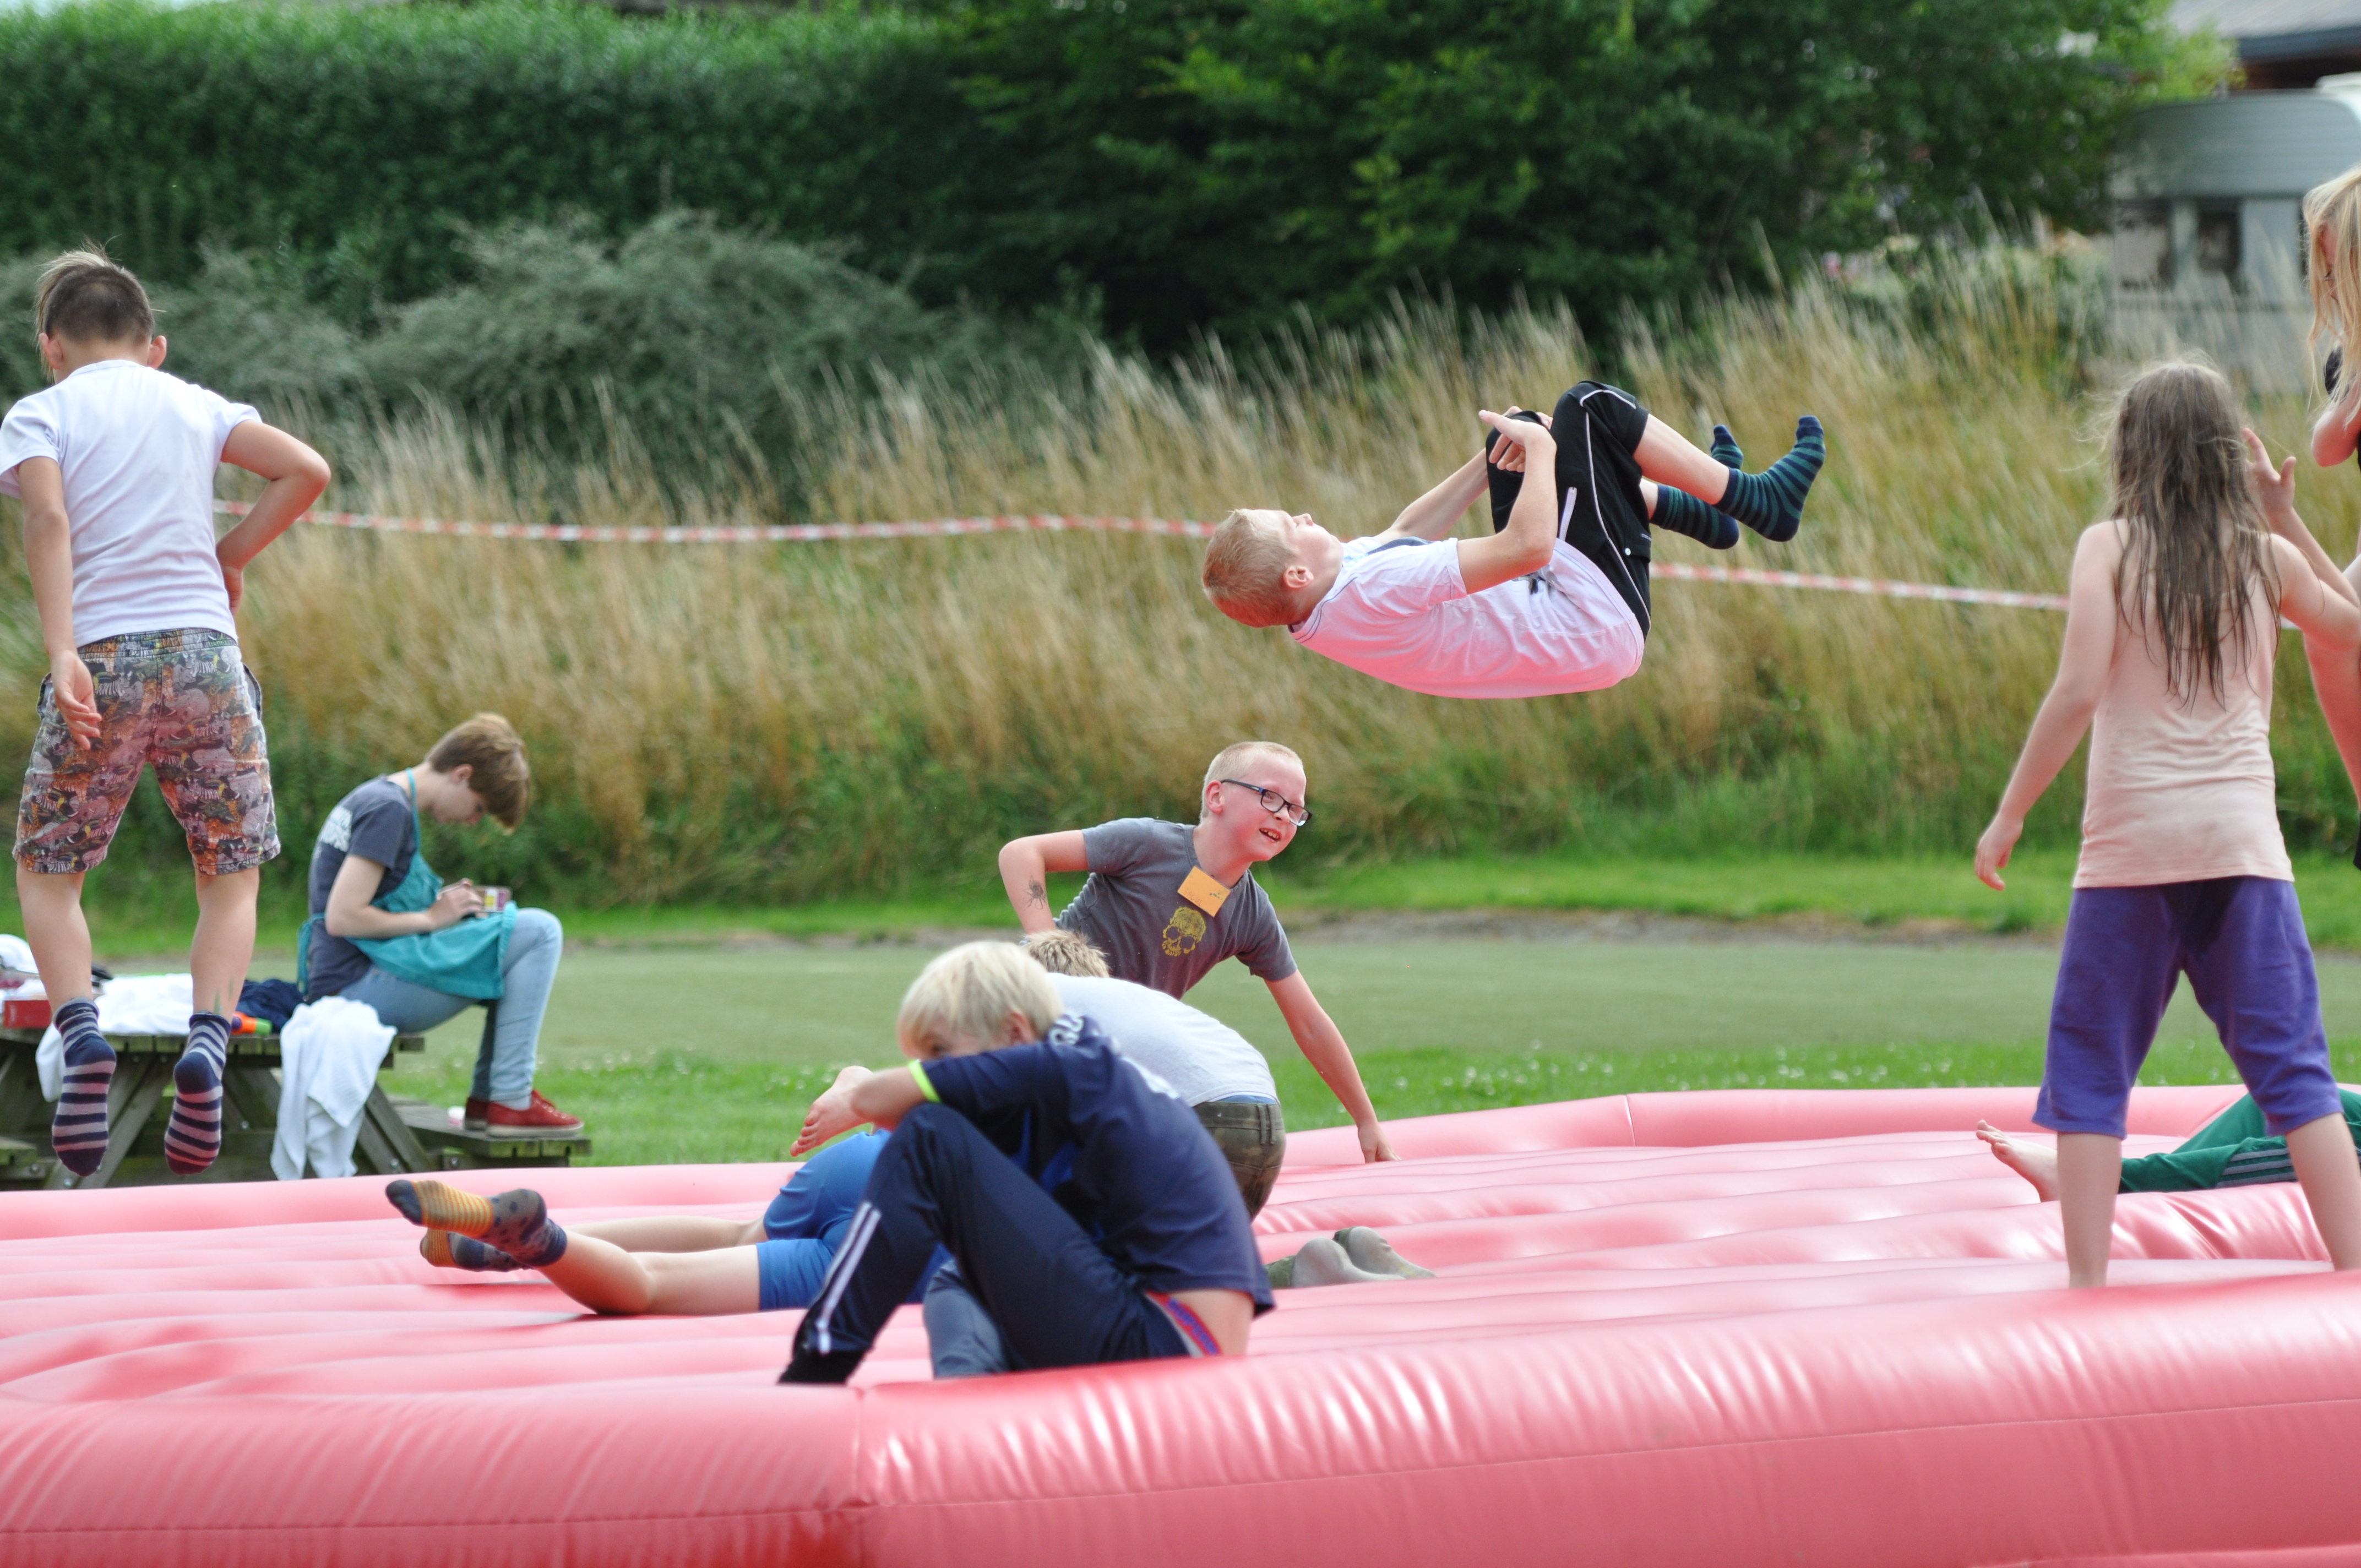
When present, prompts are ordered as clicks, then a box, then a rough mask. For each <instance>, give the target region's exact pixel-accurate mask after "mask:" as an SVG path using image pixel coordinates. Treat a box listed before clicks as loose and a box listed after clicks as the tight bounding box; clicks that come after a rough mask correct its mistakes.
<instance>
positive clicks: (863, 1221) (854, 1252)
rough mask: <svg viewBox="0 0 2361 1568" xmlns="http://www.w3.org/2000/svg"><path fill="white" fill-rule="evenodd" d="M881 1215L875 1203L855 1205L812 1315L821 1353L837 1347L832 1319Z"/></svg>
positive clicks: (815, 1344)
mask: <svg viewBox="0 0 2361 1568" xmlns="http://www.w3.org/2000/svg"><path fill="white" fill-rule="evenodd" d="M880 1217H881V1216H880V1215H879V1214H878V1212H877V1209H876V1206H875V1205H873V1204H871V1203H863V1204H862V1205H861V1207H860V1208H858V1209H855V1210H854V1211H853V1212H852V1223H851V1226H850V1227H849V1228H848V1229H847V1230H846V1233H845V1237H844V1245H843V1246H842V1247H840V1248H839V1249H838V1251H837V1255H836V1261H835V1262H834V1263H832V1264H830V1265H829V1270H828V1278H827V1280H826V1281H825V1282H824V1283H823V1284H822V1285H821V1286H820V1292H819V1304H818V1305H817V1306H815V1307H814V1308H813V1309H812V1315H811V1325H812V1349H813V1350H815V1351H817V1352H818V1353H819V1354H822V1355H826V1354H829V1352H830V1351H832V1350H834V1349H835V1348H836V1346H835V1343H834V1342H833V1341H832V1340H831V1339H830V1338H829V1332H828V1323H829V1318H830V1317H831V1316H832V1315H833V1314H834V1313H835V1311H836V1308H837V1304H838V1303H839V1302H840V1301H842V1300H843V1299H844V1292H845V1290H846V1288H848V1287H849V1286H851V1283H852V1271H853V1270H854V1269H856V1268H858V1267H860V1266H861V1255H862V1253H863V1252H865V1251H867V1250H868V1248H869V1238H870V1237H871V1236H873V1235H875V1234H877V1222H878V1220H879V1219H880Z"/></svg>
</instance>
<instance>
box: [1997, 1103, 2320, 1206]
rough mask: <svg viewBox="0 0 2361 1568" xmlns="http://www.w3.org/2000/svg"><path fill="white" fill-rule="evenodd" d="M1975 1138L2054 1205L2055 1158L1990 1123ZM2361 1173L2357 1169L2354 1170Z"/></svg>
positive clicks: (2056, 1197) (2050, 1152) (2056, 1199)
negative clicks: (1981, 1141)
mask: <svg viewBox="0 0 2361 1568" xmlns="http://www.w3.org/2000/svg"><path fill="white" fill-rule="evenodd" d="M1976 1136H1978V1137H1980V1138H1982V1140H1983V1141H1984V1142H1985V1143H1987V1144H1989V1145H1990V1146H1992V1152H1993V1158H1994V1159H1996V1160H1998V1161H2000V1162H2001V1164H2003V1165H2004V1166H2006V1167H2008V1168H2009V1169H2011V1170H2013V1171H2015V1172H2016V1173H2017V1175H2019V1176H2021V1177H2023V1178H2025V1179H2026V1180H2027V1181H2030V1182H2031V1183H2033V1190H2034V1192H2035V1193H2036V1194H2037V1195H2038V1196H2039V1198H2040V1199H2041V1201H2043V1202H2044V1203H2055V1202H2057V1201H2058V1155H2057V1153H2056V1151H2055V1150H2052V1149H2046V1148H2043V1147H2042V1146H2040V1145H2038V1144H2021V1143H2018V1142H2017V1141H2016V1140H2015V1138H2013V1137H2011V1136H2009V1135H2007V1134H2006V1133H2004V1132H2002V1131H2001V1130H2000V1129H1999V1128H1998V1127H1995V1126H1993V1124H1991V1123H1990V1122H1978V1123H1977V1124H1976ZM2356 1169H2361V1166H2356Z"/></svg>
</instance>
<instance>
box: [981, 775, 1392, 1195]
mask: <svg viewBox="0 0 2361 1568" xmlns="http://www.w3.org/2000/svg"><path fill="white" fill-rule="evenodd" d="M1309 794H1310V788H1309V785H1308V784H1307V783H1306V781H1305V777H1304V772H1303V760H1302V759H1301V757H1298V756H1297V755H1296V754H1295V753H1294V752H1293V751H1290V750H1288V749H1287V748H1286V747H1284V746H1281V745H1279V744H1277V743H1275V742H1273V741H1268V740H1241V741H1239V742H1238V743H1237V744H1235V745H1234V746H1229V747H1225V748H1224V749H1223V751H1222V752H1221V754H1220V755H1218V756H1216V757H1215V758H1214V759H1213V762H1212V764H1211V765H1210V766H1208V767H1207V768H1206V770H1205V781H1204V784H1203V786H1202V789H1201V790H1200V792H1199V796H1198V801H1199V804H1198V814H1197V821H1196V823H1195V824H1194V825H1193V826H1192V825H1191V824H1189V823H1185V822H1164V821H1160V820H1159V819H1157V818H1155V817H1124V818H1122V819H1120V820H1118V821H1114V822H1103V823H1101V824H1099V825H1098V826H1097V827H1095V828H1081V829H1068V830H1066V831H1063V832H1058V833H1037V834H1034V835H1032V836H1030V837H1028V838H1024V839H1014V840H1012V841H1010V842H1009V843H1007V844H1005V845H1004V846H1003V847H1002V848H1001V851H1000V880H1001V882H1002V883H1003V884H1004V885H1005V886H1006V888H1007V889H1008V902H1009V903H1010V904H1012V905H1015V906H1016V919H1017V923H1018V924H1019V925H1021V926H1023V927H1025V929H1026V931H1027V934H1034V933H1038V932H1043V931H1049V930H1064V931H1072V932H1075V933H1077V934H1079V935H1081V936H1083V937H1086V938H1089V939H1090V941H1091V942H1092V944H1093V946H1095V947H1096V948H1098V949H1099V950H1100V951H1101V952H1103V953H1104V954H1105V955H1106V958H1107V968H1108V970H1109V972H1111V973H1112V974H1113V975H1114V976H1115V978H1116V979H1117V980H1127V981H1131V982H1132V983H1134V984H1135V985H1144V986H1147V987H1148V988H1149V989H1150V990H1153V991H1160V992H1164V994H1165V995H1167V996H1170V997H1174V998H1176V999H1177V998H1180V997H1185V996H1186V995H1188V993H1189V991H1190V988H1191V987H1192V986H1194V985H1195V984H1196V983H1197V982H1198V981H1200V980H1202V979H1203V978H1204V977H1205V974H1206V972H1207V971H1208V970H1211V969H1212V968H1213V966H1214V965H1215V964H1217V963H1220V962H1221V961H1222V960H1223V959H1230V958H1235V959H1237V960H1238V961H1239V962H1241V963H1243V964H1245V965H1246V969H1247V970H1248V971H1249V972H1250V973H1252V974H1253V975H1254V977H1255V978H1256V979H1257V980H1259V981H1262V982H1263V983H1264V984H1265V985H1268V986H1269V987H1270V995H1271V1000H1272V1001H1273V1002H1275V1003H1278V1004H1279V1015H1280V1016H1281V1017H1283V1018H1285V1019H1286V1020H1287V1027H1288V1031H1289V1033H1290V1034H1292V1035H1293V1036H1295V1043H1296V1045H1297V1046H1298V1047H1301V1050H1302V1052H1303V1056H1304V1059H1305V1060H1307V1061H1309V1062H1310V1063H1311V1064H1312V1069H1313V1070H1314V1071H1316V1072H1318V1073H1319V1074H1320V1077H1321V1079H1322V1080H1323V1081H1324V1082H1325V1083H1326V1084H1327V1085H1328V1087H1329V1089H1330V1090H1331V1091H1334V1094H1335V1096H1336V1099H1337V1101H1338V1102H1340V1103H1341V1104H1342V1105H1343V1106H1344V1107H1345V1112H1346V1113H1348V1114H1350V1115H1351V1117H1352V1118H1353V1126H1354V1128H1355V1130H1356V1132H1357V1133H1358V1135H1359V1137H1360V1145H1361V1157H1362V1158H1363V1159H1367V1160H1379V1159H1391V1158H1393V1157H1394V1153H1393V1150H1392V1148H1391V1147H1389V1146H1388V1145H1387V1143H1386V1139H1385V1134H1384V1133H1383V1132H1382V1131H1380V1130H1379V1128H1378V1113H1377V1108H1376V1107H1375V1106H1373V1105H1371V1104H1370V1103H1369V1092H1368V1091H1367V1089H1365V1088H1363V1087H1362V1084H1361V1070H1360V1069H1359V1068H1358V1067H1356V1066H1355V1065H1354V1062H1353V1051H1352V1047H1349V1046H1347V1045H1346V1044H1345V1036H1344V1035H1343V1034H1342V1033H1341V1032H1340V1031H1339V1030H1338V1029H1337V1027H1336V1025H1335V1021H1334V1019H1332V1018H1330V1017H1329V1016H1328V1014H1327V1010H1326V1009H1324V1008H1323V1007H1322V1006H1321V1005H1320V1001H1319V998H1317V997H1315V996H1313V995H1312V987H1311V985H1310V984H1309V983H1308V982H1307V981H1305V980H1304V978H1303V975H1302V972H1301V970H1298V969H1297V968H1296V965H1295V956H1294V954H1293V953H1291V952H1290V951H1289V949H1288V946H1287V933H1286V932H1285V931H1284V930H1282V929H1281V928H1280V927H1279V916H1278V914H1277V913H1276V912H1275V911H1274V910H1273V909H1272V908H1271V905H1270V899H1269V897H1268V895H1266V894H1264V892H1263V890H1262V889H1261V888H1260V887H1259V886H1257V884H1256V883H1255V880H1254V875H1253V868H1254V867H1255V866H1257V865H1258V864H1260V863H1261V862H1262V861H1268V860H1270V859H1272V858H1273V857H1275V856H1276V855H1278V854H1279V851H1280V850H1284V849H1286V848H1287V846H1288V845H1289V844H1290V843H1292V842H1294V840H1295V834H1296V830H1297V829H1298V828H1301V827H1302V826H1303V825H1304V824H1305V823H1307V822H1309V821H1310V820H1311V819H1312V813H1311V810H1310V809H1309V808H1308V807H1307V806H1305V805H1304V801H1305V798H1306V796H1307V795H1309ZM1050 872H1089V873H1090V880H1089V881H1088V882H1086V883H1083V884H1082V892H1081V893H1080V894H1076V895H1075V898H1074V901H1073V902H1072V903H1071V904H1070V905H1067V906H1066V908H1065V910H1064V911H1063V913H1061V914H1060V915H1058V916H1055V917H1054V918H1052V917H1051V916H1050V913H1049V873H1050Z"/></svg>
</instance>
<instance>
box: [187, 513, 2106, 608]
mask: <svg viewBox="0 0 2361 1568" xmlns="http://www.w3.org/2000/svg"><path fill="white" fill-rule="evenodd" d="M214 510H216V511H220V512H224V513H225V514H227V515H229V516H231V517H244V516H245V515H246V510H247V509H246V507H245V506H244V505H242V504H241V503H239V502H236V501H215V502H214ZM303 521H305V522H312V523H319V524H322V525H324V526H326V527H330V528H356V529H365V530H369V531H373V532H387V533H435V534H442V535H445V536H447V537H457V538H468V539H537V540H544V541H549V542H552V543H560V544H813V543H819V542H821V541H823V540H832V539H947V538H951V537H954V536H956V535H960V534H967V533H1024V532H1045V533H1058V532H1068V531H1089V532H1104V533H1154V534H1164V535H1167V536H1171V537H1177V538H1181V539H1206V538H1210V537H1211V536H1212V535H1213V524H1212V523H1210V522H1187V521H1177V520H1174V519H1171V518H1161V517H1053V516H1047V515H1035V516H1005V517H939V518H928V519H925V520H923V521H909V522H787V523H769V524H763V525H759V526H752V527H743V528H654V527H650V528H596V527H584V526H582V525H580V524H578V523H569V522H460V521H452V520H450V519H447V518H439V517H386V516H379V515H376V514H373V513H369V512H354V511H315V512H307V513H305V514H304V517H303ZM1651 575H1652V576H1658V577H1670V578H1672V579H1673V580H1675V581H1676V582H1688V583H1734V584H1741V585H1744V586H1747V587H1763V588H1808V589H1816V590H1818V591H1820V592H1824V593H1839V594H1869V595H1872V596H1875V597H1877V598H1902V599H1936V600H1939V601H1940V602H1942V603H1945V604H1988V605H1997V606H2000V607H2001V608H2003V609H2050V610H2063V609H2065V608H2066V597H2065V596H2064V595H2063V594H2026V593H2017V592H2015V591H2013V590H2011V589H2007V588H1955V587H1948V586H1946V585H1943V584H1940V583H1897V582H1893V581H1889V580H1887V579H1884V578H1881V577H1832V576H1826V575H1825V574H1822V573H1818V572H1772V571H1764V570H1763V569H1761V568H1759V567H1754V566H1693V565H1688V564H1687V563H1686V562H1682V561H1658V562H1656V563H1655V564H1654V565H1653V570H1652V574H1651Z"/></svg>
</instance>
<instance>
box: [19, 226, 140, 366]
mask: <svg viewBox="0 0 2361 1568" xmlns="http://www.w3.org/2000/svg"><path fill="white" fill-rule="evenodd" d="M33 330H34V331H35V332H37V333H40V334H46V335H48V336H50V337H62V338H69V339H71V340H72V341H73V342H75V343H132V342H137V343H143V344H144V343H146V342H148V340H149V339H150V338H153V337H154V336H155V335H156V307H155V306H154V305H153V304H151V303H149V302H148V291H147V290H146V289H145V288H142V287H141V286H140V282H139V280H138V279H137V278H135V277H133V276H132V275H131V271H130V269H128V268H126V267H122V266H118V265H117V264H116V263H115V261H114V260H113V259H111V258H109V257H108V256H107V254H106V252H105V250H104V249H103V248H102V247H99V246H97V245H95V244H93V245H91V246H89V247H87V248H85V249H82V250H69V251H67V252H66V253H65V254H64V255H62V256H60V257H58V258H55V259H54V260H52V261H51V262H50V263H49V265H48V266H47V267H44V268H42V269H41V278H40V281H39V282H38V283H36V284H35V285H34V286H33Z"/></svg>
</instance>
